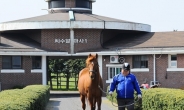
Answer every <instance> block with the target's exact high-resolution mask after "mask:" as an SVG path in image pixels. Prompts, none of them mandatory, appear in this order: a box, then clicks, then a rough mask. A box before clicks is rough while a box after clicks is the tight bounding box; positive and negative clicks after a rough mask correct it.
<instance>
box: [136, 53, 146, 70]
mask: <svg viewBox="0 0 184 110" xmlns="http://www.w3.org/2000/svg"><path fill="white" fill-rule="evenodd" d="M133 68H148V56H147V55H135V56H133Z"/></svg>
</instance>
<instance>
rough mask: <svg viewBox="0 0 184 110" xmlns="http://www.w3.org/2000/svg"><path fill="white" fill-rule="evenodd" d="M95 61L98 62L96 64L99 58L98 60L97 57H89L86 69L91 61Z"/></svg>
mask: <svg viewBox="0 0 184 110" xmlns="http://www.w3.org/2000/svg"><path fill="white" fill-rule="evenodd" d="M93 60H96V62H97V58H96V56H95V55H91V56H90V57H88V58H87V59H86V67H87V66H88V64H89V63H90V62H91V61H93ZM97 64H98V62H97Z"/></svg>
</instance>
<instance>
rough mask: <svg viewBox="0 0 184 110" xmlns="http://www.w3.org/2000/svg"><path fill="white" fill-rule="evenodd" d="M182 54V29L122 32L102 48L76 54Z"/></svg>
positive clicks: (183, 32) (183, 44)
mask: <svg viewBox="0 0 184 110" xmlns="http://www.w3.org/2000/svg"><path fill="white" fill-rule="evenodd" d="M90 52H99V54H103V55H108V54H115V55H117V54H123V55H138V54H182V53H184V31H177V32H176V31H175V32H150V33H140V34H129V35H126V34H123V35H120V36H117V37H114V38H112V39H109V41H107V42H106V43H105V44H104V48H103V49H91V50H86V51H83V52H79V53H78V54H88V53H90Z"/></svg>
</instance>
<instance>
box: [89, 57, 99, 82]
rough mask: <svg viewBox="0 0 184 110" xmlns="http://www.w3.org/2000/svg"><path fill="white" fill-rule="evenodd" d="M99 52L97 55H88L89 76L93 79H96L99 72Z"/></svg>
mask: <svg viewBox="0 0 184 110" xmlns="http://www.w3.org/2000/svg"><path fill="white" fill-rule="evenodd" d="M97 59H98V54H96V55H91V54H89V55H88V58H87V60H86V67H87V68H88V69H89V76H90V77H91V79H95V76H96V74H97V73H98V72H99V70H98V67H99V65H98V61H97Z"/></svg>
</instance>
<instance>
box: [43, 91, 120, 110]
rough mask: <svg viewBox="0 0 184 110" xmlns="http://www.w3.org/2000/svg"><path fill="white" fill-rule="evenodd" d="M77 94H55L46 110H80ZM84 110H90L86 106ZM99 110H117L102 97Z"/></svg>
mask: <svg viewBox="0 0 184 110" xmlns="http://www.w3.org/2000/svg"><path fill="white" fill-rule="evenodd" d="M81 105H82V103H81V101H80V97H79V94H62V95H61V94H55V95H51V97H50V101H49V103H48V104H47V107H46V110H82V106H81ZM86 110H90V108H89V105H88V104H87V107H86ZM101 110H118V109H117V107H114V106H113V105H112V103H111V102H110V101H109V100H108V99H107V98H106V97H102V105H101Z"/></svg>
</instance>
